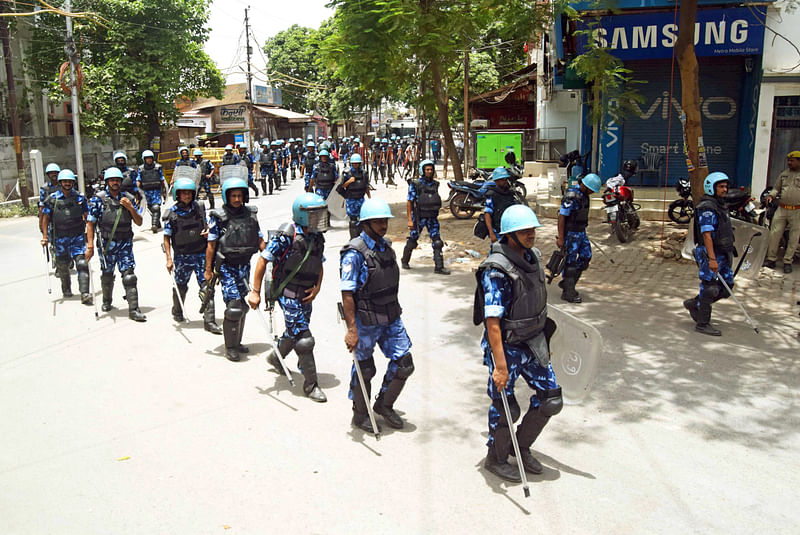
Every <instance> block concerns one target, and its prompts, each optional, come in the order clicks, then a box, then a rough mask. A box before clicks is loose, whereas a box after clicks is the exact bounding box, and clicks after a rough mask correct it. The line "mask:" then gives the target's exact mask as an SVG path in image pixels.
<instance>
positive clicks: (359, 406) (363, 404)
mask: <svg viewBox="0 0 800 535" xmlns="http://www.w3.org/2000/svg"><path fill="white" fill-rule="evenodd" d="M361 371H362V373H363V371H364V368H363V367H362V368H361ZM370 379H372V377H370V378H369V379H367V376H366V375H365V376H364V382H365V383H366V385H365V386H366V389H367V396H368V397H369V396H371V395H372V384H371V381H370ZM356 382H358V379H356ZM352 390H353V420H352V424H353V425H354V426H356V427H358V428H359V429H361V430H363V431H366V432H367V433H375V430H374V429H373V428H372V422H371V421H370V419H369V408H368V407H367V401H366V400H365V399H364V396H363V395H362V394H361V386H359V385H358V384H356V385H355V386H354V387H353V389H352ZM375 425H378V424H377V423H376V424H375ZM380 432H381V426H380V425H378V433H380Z"/></svg>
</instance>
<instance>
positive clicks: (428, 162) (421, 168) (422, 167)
mask: <svg viewBox="0 0 800 535" xmlns="http://www.w3.org/2000/svg"><path fill="white" fill-rule="evenodd" d="M427 166H431V167H433V168H434V169H436V167H435V164H434V163H433V160H422V163H421V164H419V174H420V176H425V167H427Z"/></svg>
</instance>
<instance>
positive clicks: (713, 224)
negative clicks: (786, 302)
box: [683, 172, 736, 336]
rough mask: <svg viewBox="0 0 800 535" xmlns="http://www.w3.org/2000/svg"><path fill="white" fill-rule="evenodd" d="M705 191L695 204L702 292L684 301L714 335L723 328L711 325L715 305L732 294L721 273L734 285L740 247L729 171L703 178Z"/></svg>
mask: <svg viewBox="0 0 800 535" xmlns="http://www.w3.org/2000/svg"><path fill="white" fill-rule="evenodd" d="M703 191H704V192H705V195H703V197H702V198H701V199H700V202H699V203H698V204H697V207H696V208H695V222H694V242H695V244H696V245H695V248H694V260H695V262H697V266H698V268H699V271H698V275H699V277H700V292H699V293H698V294H697V295H696V296H695V297H693V298H692V299H687V300H686V301H684V302H683V306H684V307H685V308H686V310H688V311H689V314H690V315H691V316H692V319H693V320H694V321H695V323H696V325H695V327H694V330H695V331H697V332H699V333H703V334H708V335H711V336H721V335H722V332H720V330H719V329H717V328H716V327H714V326H713V325H711V323H710V322H711V305H712V304H714V303H715V302H717V301H719V300H720V299H724V298H727V297H729V295H728V292H727V290H725V288H724V287H723V286H722V284H721V283H720V282H719V280H718V278H717V275H721V276H722V278H723V279H725V283H726V284H727V285H728V287H730V288H733V270H732V269H731V260H732V256H733V254H734V253H735V252H736V248H735V247H734V245H733V241H734V236H733V226H732V225H731V218H730V215H729V211H728V206H727V204H726V203H725V196H726V195H727V193H728V175H726V174H725V173H720V172H716V173H711V174H709V175H708V176H707V177H706V178H705V180H704V181H703Z"/></svg>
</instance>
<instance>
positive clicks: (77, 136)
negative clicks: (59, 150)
mask: <svg viewBox="0 0 800 535" xmlns="http://www.w3.org/2000/svg"><path fill="white" fill-rule="evenodd" d="M70 9H71V1H70V0H66V2H65V3H64V11H66V12H67V13H69V12H70ZM66 18H67V43H66V44H65V45H64V52H65V53H66V54H67V59H68V60H69V84H70V95H71V96H72V135H73V139H74V141H75V172H76V174H77V175H78V190H79V191H81V192H84V193H85V192H86V180H85V179H84V177H83V148H82V145H81V117H80V104H79V103H78V80H77V75H76V72H77V69H76V68H75V66H76V65H77V64H78V50H77V48H76V47H75V41H74V40H73V39H72V17H70V16H69V15H67V17H66Z"/></svg>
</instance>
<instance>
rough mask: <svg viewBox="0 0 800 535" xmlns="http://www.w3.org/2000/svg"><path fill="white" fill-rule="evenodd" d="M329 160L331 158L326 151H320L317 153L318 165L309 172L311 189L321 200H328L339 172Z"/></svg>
mask: <svg viewBox="0 0 800 535" xmlns="http://www.w3.org/2000/svg"><path fill="white" fill-rule="evenodd" d="M330 160H331V156H330V153H329V152H328V150H327V149H322V150H321V151H319V163H317V165H315V166H314V170H313V171H312V172H311V189H313V190H314V192H315V193H316V194H317V195H319V196H320V197H322V198H323V199H327V198H328V195H330V194H331V190H332V189H333V186H334V184H336V181H337V180H339V170H338V169H336V165H335V164H333V163H331V161H330Z"/></svg>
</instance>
